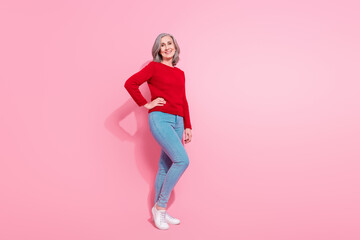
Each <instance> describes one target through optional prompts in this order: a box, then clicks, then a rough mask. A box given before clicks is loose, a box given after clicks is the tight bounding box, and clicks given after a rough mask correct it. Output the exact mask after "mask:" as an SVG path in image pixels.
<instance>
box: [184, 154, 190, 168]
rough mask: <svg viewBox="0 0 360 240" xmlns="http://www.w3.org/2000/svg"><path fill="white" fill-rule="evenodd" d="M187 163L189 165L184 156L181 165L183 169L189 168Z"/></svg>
mask: <svg viewBox="0 0 360 240" xmlns="http://www.w3.org/2000/svg"><path fill="white" fill-rule="evenodd" d="M189 163H190V161H189V157H188V156H186V157H185V158H184V159H183V161H182V165H183V166H184V168H187V167H188V166H189Z"/></svg>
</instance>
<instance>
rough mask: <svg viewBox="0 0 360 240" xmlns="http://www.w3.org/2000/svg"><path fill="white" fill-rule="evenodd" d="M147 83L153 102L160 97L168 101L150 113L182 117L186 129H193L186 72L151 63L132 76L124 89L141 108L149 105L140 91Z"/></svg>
mask: <svg viewBox="0 0 360 240" xmlns="http://www.w3.org/2000/svg"><path fill="white" fill-rule="evenodd" d="M145 81H147V83H148V86H149V89H150V92H151V101H153V100H154V99H156V98H158V97H162V98H164V99H165V101H166V103H165V104H164V105H163V106H156V107H153V108H151V109H149V111H148V113H151V112H153V111H161V112H165V113H170V114H175V115H179V116H182V117H183V118H184V129H185V128H190V129H192V127H191V122H190V114H189V105H188V102H187V99H186V93H185V73H184V71H182V70H181V69H180V68H177V67H170V66H168V65H165V64H163V63H160V62H154V61H151V62H150V63H148V64H147V65H146V66H145V67H144V68H143V69H141V70H140V71H139V72H137V73H135V74H134V75H132V76H131V77H130V78H129V79H128V80H126V82H125V84H124V87H125V88H126V90H127V91H128V92H129V94H130V96H131V97H132V98H133V99H134V101H135V102H136V103H137V105H138V106H139V107H140V106H143V105H145V104H146V103H147V100H146V99H145V98H144V96H143V95H142V94H141V92H140V90H139V86H140V85H141V84H143V83H144V82H145Z"/></svg>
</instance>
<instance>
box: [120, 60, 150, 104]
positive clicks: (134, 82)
mask: <svg viewBox="0 0 360 240" xmlns="http://www.w3.org/2000/svg"><path fill="white" fill-rule="evenodd" d="M152 64H153V62H150V63H148V64H147V65H146V66H145V67H144V68H143V69H141V70H140V71H139V72H137V73H135V74H133V75H132V76H131V77H130V78H128V79H127V80H126V82H125V84H124V87H125V88H126V90H127V91H128V92H129V94H130V96H131V97H132V98H133V99H134V101H135V102H136V104H137V105H138V106H139V107H141V106H145V105H146V104H147V101H146V99H145V98H144V96H143V95H142V94H141V92H140V90H139V87H140V85H141V84H143V83H144V82H146V81H148V80H149V79H150V78H151V77H152V74H153V65H152ZM145 107H146V106H145Z"/></svg>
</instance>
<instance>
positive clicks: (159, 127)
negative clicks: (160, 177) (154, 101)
mask: <svg viewBox="0 0 360 240" xmlns="http://www.w3.org/2000/svg"><path fill="white" fill-rule="evenodd" d="M174 126H175V118H174V115H171V114H166V113H162V112H157V111H154V112H151V113H149V127H150V131H151V134H152V135H153V137H154V138H155V140H156V141H157V143H158V144H159V145H160V146H161V148H162V150H163V151H164V152H165V153H166V154H167V155H168V156H169V157H170V159H171V160H172V161H173V162H176V161H181V160H182V159H181V158H182V156H183V155H184V154H185V155H186V151H185V149H184V146H183V144H182V142H181V139H182V134H183V130H181V128H176V130H175V128H174ZM178 157H179V159H177V158H178Z"/></svg>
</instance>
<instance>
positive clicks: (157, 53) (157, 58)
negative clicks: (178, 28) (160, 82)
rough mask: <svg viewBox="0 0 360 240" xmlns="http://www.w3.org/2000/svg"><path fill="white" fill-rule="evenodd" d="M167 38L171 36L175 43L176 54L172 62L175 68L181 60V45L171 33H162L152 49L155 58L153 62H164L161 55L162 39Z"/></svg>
mask: <svg viewBox="0 0 360 240" xmlns="http://www.w3.org/2000/svg"><path fill="white" fill-rule="evenodd" d="M165 36H170V37H171V38H172V40H173V42H174V45H175V48H176V49H175V54H174V56H173V60H172V64H173V66H175V65H176V64H177V63H178V62H179V60H180V57H179V54H180V47H179V44H178V43H177V41H176V39H175V38H174V36H173V35H171V34H170V33H160V34H159V35H158V36H157V38H156V39H155V42H154V45H153V47H152V56H153V61H154V62H161V61H162V56H161V54H160V45H161V38H162V37H165Z"/></svg>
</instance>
